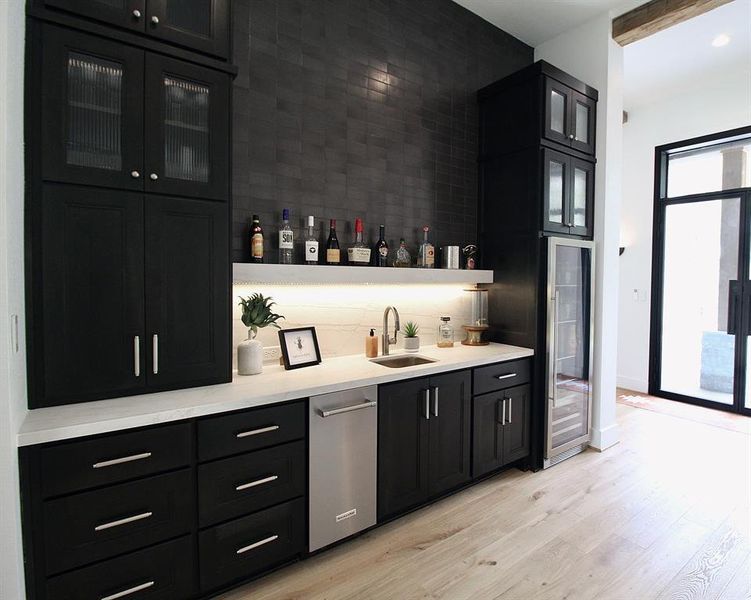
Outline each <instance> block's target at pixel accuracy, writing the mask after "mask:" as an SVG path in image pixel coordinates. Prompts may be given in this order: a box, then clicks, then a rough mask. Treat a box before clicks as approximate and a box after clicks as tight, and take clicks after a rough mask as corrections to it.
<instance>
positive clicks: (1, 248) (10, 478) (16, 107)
mask: <svg viewBox="0 0 751 600" xmlns="http://www.w3.org/2000/svg"><path fill="white" fill-rule="evenodd" d="M23 6H24V3H23V2H22V1H21V0H10V1H5V2H0V547H1V548H2V551H1V552H0V598H3V600H14V599H16V598H23V597H24V593H23V589H24V587H23V561H22V555H21V527H20V507H19V492H18V459H17V455H16V452H17V450H16V433H17V432H18V428H19V425H20V423H21V421H22V419H23V417H24V415H25V413H26V374H25V360H24V356H25V346H24V336H23V331H24V319H23V314H24V295H23V198H24V185H23V181H24V179H23V177H24V175H23V173H24V169H23V63H24V47H23V44H24V29H25V22H24V8H23ZM12 315H18V319H19V333H20V339H19V340H18V351H16V337H15V334H13V332H12V331H11V318H12V317H11V316H12Z"/></svg>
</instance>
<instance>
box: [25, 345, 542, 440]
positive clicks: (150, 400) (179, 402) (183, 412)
mask: <svg viewBox="0 0 751 600" xmlns="http://www.w3.org/2000/svg"><path fill="white" fill-rule="evenodd" d="M400 353H401V352H392V356H395V355H396V354H400ZM419 355H421V356H427V357H429V358H435V359H438V360H437V362H434V363H428V364H424V365H417V366H414V367H404V368H401V369H393V368H389V367H384V366H382V365H378V364H375V363H372V362H370V360H369V359H367V358H365V356H364V355H355V356H341V357H337V358H328V359H324V361H323V362H322V363H321V364H319V365H316V366H314V367H306V368H303V369H294V370H291V371H285V370H284V367H282V366H279V365H264V370H263V373H261V374H260V375H252V376H247V377H242V376H239V375H237V374H235V377H234V379H233V381H232V382H231V383H224V384H219V385H210V386H205V387H198V388H189V389H184V390H175V391H170V392H158V393H154V394H143V395H140V396H127V397H123V398H114V399H111V400H99V401H97V402H85V403H80V404H68V405H66V406H55V407H50V408H38V409H35V410H31V411H29V412H28V415H27V416H26V419H25V420H24V422H23V424H22V425H21V429H20V431H19V433H18V445H19V446H29V445H32V444H42V443H46V442H54V441H58V440H66V439H71V438H76V437H82V436H87V435H95V434H99V433H107V432H112V431H119V430H123V429H129V428H133V427H143V426H146V425H156V424H159V423H167V422H170V421H179V420H181V419H189V418H192V417H200V416H204V415H212V414H216V413H222V412H227V411H232V410H238V409H242V408H251V407H255V406H264V405H267V404H274V403H276V402H284V401H286V400H295V399H297V398H306V397H308V396H315V395H317V394H325V393H328V392H336V391H340V390H346V389H350V388H354V387H360V386H366V385H374V384H381V383H388V382H391V381H399V380H403V379H412V378H413V377H421V376H423V375H432V374H434V373H440V372H442V371H452V370H455V369H465V368H469V367H477V366H481V365H487V364H492V363H496V362H501V361H506V360H513V359H515V358H523V357H526V356H532V355H533V351H532V350H530V349H529V348H521V347H519V346H508V345H505V344H489V345H488V346H476V347H471V346H462V345H460V344H456V345H454V347H453V348H437V347H436V346H427V347H424V348H421V349H420V352H419Z"/></svg>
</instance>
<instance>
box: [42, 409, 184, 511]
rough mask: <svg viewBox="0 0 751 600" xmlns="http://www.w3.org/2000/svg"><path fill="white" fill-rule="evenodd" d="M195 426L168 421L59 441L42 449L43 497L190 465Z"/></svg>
mask: <svg viewBox="0 0 751 600" xmlns="http://www.w3.org/2000/svg"><path fill="white" fill-rule="evenodd" d="M190 455H191V426H190V424H189V423H179V424H177V425H165V426H163V427H156V428H154V429H144V430H142V431H131V432H126V433H118V434H114V435H108V436H106V437H100V438H97V439H92V440H83V441H77V442H70V443H66V444H57V445H54V446H47V447H45V448H42V450H41V451H40V453H39V457H40V468H41V473H42V476H41V477H40V480H41V487H42V496H43V497H44V498H49V497H50V496H59V495H62V494H67V493H70V492H77V491H80V490H84V489H87V488H93V487H97V486H101V485H109V484H112V483H119V482H121V481H126V480H128V479H134V478H136V477H144V476H146V475H153V474H155V473H160V472H162V471H169V470H171V469H177V468H180V467H184V466H186V465H188V464H189V463H190Z"/></svg>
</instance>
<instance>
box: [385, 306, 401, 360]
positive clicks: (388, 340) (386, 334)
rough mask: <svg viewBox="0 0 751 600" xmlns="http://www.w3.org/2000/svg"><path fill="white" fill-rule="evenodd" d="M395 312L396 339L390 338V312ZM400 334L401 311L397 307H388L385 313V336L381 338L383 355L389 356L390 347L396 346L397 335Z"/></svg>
mask: <svg viewBox="0 0 751 600" xmlns="http://www.w3.org/2000/svg"><path fill="white" fill-rule="evenodd" d="M392 310H393V311H394V337H393V338H390V337H389V311H392ZM398 332H399V311H398V310H396V306H387V307H386V310H385V311H383V335H382V336H381V342H382V343H381V354H383V355H384V356H388V353H389V346H390V345H391V344H396V334H397V333H398Z"/></svg>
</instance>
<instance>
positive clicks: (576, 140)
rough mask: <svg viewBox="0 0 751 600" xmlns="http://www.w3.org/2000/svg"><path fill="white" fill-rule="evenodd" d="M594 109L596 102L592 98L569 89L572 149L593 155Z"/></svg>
mask: <svg viewBox="0 0 751 600" xmlns="http://www.w3.org/2000/svg"><path fill="white" fill-rule="evenodd" d="M596 110H597V104H596V103H595V101H594V100H592V98H589V97H587V96H585V95H584V94H580V93H579V92H575V91H573V90H572V91H571V132H570V133H569V138H570V140H571V147H572V148H573V149H574V150H579V151H580V152H584V153H585V154H592V155H594V153H595V116H596V114H595V113H596ZM571 136H573V137H571Z"/></svg>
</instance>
